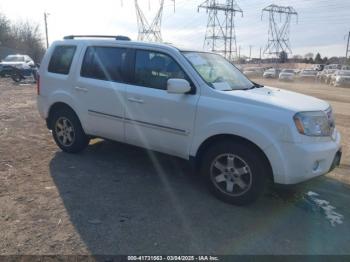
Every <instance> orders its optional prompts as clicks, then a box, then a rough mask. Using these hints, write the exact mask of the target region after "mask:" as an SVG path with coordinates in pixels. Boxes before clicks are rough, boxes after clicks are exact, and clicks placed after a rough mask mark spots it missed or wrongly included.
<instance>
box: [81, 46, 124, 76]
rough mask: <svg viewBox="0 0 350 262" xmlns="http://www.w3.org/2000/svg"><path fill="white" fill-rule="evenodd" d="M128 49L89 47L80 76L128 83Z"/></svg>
mask: <svg viewBox="0 0 350 262" xmlns="http://www.w3.org/2000/svg"><path fill="white" fill-rule="evenodd" d="M126 54H127V49H126V48H119V47H88V49H87V50H86V53H85V56H84V61H83V65H82V67H81V73H80V75H81V76H82V77H87V78H94V79H99V80H105V81H113V82H127V77H126V72H125V71H126V68H127V67H126Z"/></svg>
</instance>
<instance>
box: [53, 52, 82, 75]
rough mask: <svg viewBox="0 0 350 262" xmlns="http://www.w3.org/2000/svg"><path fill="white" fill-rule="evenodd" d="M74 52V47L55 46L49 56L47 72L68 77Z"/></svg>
mask: <svg viewBox="0 0 350 262" xmlns="http://www.w3.org/2000/svg"><path fill="white" fill-rule="evenodd" d="M75 50H76V47H75V46H57V47H56V48H55V50H54V51H53V54H52V56H51V60H50V63H49V68H48V71H49V72H51V73H56V74H63V75H68V73H69V70H70V66H71V64H72V60H73V57H74V53H75Z"/></svg>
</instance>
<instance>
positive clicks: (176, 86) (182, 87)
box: [167, 78, 191, 94]
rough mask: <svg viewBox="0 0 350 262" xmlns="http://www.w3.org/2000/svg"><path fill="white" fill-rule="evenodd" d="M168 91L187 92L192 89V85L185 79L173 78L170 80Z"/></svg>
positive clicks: (173, 92)
mask: <svg viewBox="0 0 350 262" xmlns="http://www.w3.org/2000/svg"><path fill="white" fill-rule="evenodd" d="M167 91H168V93H170V94H186V93H188V92H190V91H191V85H190V83H189V82H188V81H187V80H185V79H179V78H171V79H169V80H168V84H167Z"/></svg>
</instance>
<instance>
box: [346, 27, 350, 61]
mask: <svg viewBox="0 0 350 262" xmlns="http://www.w3.org/2000/svg"><path fill="white" fill-rule="evenodd" d="M349 47H350V31H349V34H348V43H347V45H346V53H345V58H346V60H347V59H348V58H349V53H350V49H349Z"/></svg>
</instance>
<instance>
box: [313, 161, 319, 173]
mask: <svg viewBox="0 0 350 262" xmlns="http://www.w3.org/2000/svg"><path fill="white" fill-rule="evenodd" d="M319 167H320V161H315V163H314V165H313V167H312V170H313V171H316V170H317V169H318V168H319Z"/></svg>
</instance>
